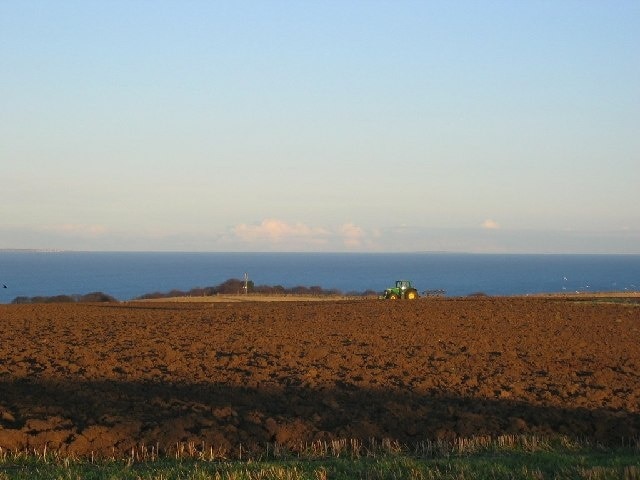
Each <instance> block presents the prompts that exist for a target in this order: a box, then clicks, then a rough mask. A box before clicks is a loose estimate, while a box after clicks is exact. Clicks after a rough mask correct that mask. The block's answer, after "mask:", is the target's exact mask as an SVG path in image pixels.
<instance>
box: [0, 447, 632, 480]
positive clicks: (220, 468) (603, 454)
mask: <svg viewBox="0 0 640 480" xmlns="http://www.w3.org/2000/svg"><path fill="white" fill-rule="evenodd" d="M212 454H213V452H212V451H209V452H207V451H203V450H198V449H196V448H193V447H192V448H184V449H183V448H177V449H176V453H175V455H171V456H167V455H163V456H157V455H156V454H155V453H154V451H153V449H151V450H148V449H140V450H132V452H131V456H129V457H127V458H102V459H95V458H75V457H73V456H68V455H62V454H60V453H57V452H53V453H51V452H46V451H44V452H7V451H1V450H0V480H8V479H33V480H40V479H43V480H44V479H47V480H49V479H59V480H76V479H83V480H84V479H88V480H91V479H96V480H97V479H109V480H111V479H125V480H127V479H131V480H139V479H145V480H169V479H176V480H177V479H180V480H213V479H215V480H267V479H277V480H306V479H310V480H325V479H327V480H328V479H335V480H340V479H345V480H347V479H349V480H351V479H368V480H375V479H415V480H418V479H434V480H440V479H442V480H449V479H456V480H462V479H472V480H475V479H536V480H539V479H589V480H606V479H625V480H640V441H638V440H635V441H632V442H628V443H627V444H626V445H625V446H619V447H615V448H612V447H603V446H600V445H593V444H590V443H588V442H578V441H575V440H570V439H568V438H567V437H560V438H555V439H542V438H539V437H520V436H505V437H498V438H489V437H476V438H472V439H459V440H456V441H454V442H424V443H420V444H417V445H415V446H414V447H413V448H411V449H409V448H407V447H404V446H401V445H399V444H397V443H393V442H382V443H377V442H374V441H372V442H369V443H368V444H366V445H365V444H363V443H362V442H359V441H355V440H351V441H335V442H318V443H315V444H312V445H309V446H308V449H307V450H306V451H305V453H303V454H295V455H294V454H292V453H290V452H288V451H287V450H286V449H284V448H281V447H277V446H271V447H270V448H269V449H265V452H263V453H262V454H260V455H258V456H255V457H250V458H245V459H243V460H239V459H238V460H230V459H225V458H221V457H219V456H218V455H212Z"/></svg>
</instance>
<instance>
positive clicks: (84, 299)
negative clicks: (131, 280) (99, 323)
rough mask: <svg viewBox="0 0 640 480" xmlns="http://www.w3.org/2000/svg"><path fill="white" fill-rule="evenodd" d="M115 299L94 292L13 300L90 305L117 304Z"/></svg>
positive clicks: (22, 302)
mask: <svg viewBox="0 0 640 480" xmlns="http://www.w3.org/2000/svg"><path fill="white" fill-rule="evenodd" d="M117 301H118V300H116V299H115V298H114V297H112V296H111V295H107V294H106V293H102V292H92V293H87V294H86V295H54V296H50V297H46V296H36V297H16V298H14V299H13V302H11V303H14V304H28V303H89V302H117Z"/></svg>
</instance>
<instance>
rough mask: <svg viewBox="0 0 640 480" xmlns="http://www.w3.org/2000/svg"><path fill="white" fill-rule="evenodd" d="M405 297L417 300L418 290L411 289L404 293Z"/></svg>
mask: <svg viewBox="0 0 640 480" xmlns="http://www.w3.org/2000/svg"><path fill="white" fill-rule="evenodd" d="M404 298H406V299H407V300H415V299H416V298H418V292H417V291H416V290H409V291H408V292H407V293H405V294H404Z"/></svg>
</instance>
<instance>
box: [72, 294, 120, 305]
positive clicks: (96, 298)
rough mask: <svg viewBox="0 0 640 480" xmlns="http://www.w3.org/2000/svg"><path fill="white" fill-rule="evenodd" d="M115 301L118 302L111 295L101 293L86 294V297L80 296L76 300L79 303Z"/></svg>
mask: <svg viewBox="0 0 640 480" xmlns="http://www.w3.org/2000/svg"><path fill="white" fill-rule="evenodd" d="M117 301H118V300H116V299H115V298H114V297H112V296H111V295H107V294H106V293H102V292H92V293H87V294H86V295H82V296H81V297H80V298H79V299H78V302H81V303H90V302H91V303H96V302H117Z"/></svg>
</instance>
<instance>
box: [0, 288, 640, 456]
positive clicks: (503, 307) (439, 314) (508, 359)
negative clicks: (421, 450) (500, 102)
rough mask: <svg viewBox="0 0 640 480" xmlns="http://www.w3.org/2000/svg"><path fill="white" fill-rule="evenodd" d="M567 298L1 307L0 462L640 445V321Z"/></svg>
mask: <svg viewBox="0 0 640 480" xmlns="http://www.w3.org/2000/svg"><path fill="white" fill-rule="evenodd" d="M584 300H585V298H581V301H576V300H574V299H563V298H466V299H440V298H436V299H425V300H418V301H413V302H410V301H398V302H392V301H381V300H360V301H326V302H269V303H266V302H244V303H223V302H217V303H137V304H134V303H129V304H89V305H80V304H64V305H1V306H0V319H1V321H0V339H1V342H2V343H1V344H0V447H2V448H4V449H11V450H22V449H32V448H34V449H43V448H44V447H45V445H46V446H47V448H48V449H57V450H60V451H61V452H62V453H74V454H79V455H87V454H90V453H91V452H93V453H95V454H104V455H113V454H122V453H125V452H127V451H129V450H130V449H131V448H132V447H135V448H140V446H141V445H146V446H153V447H156V448H159V449H160V450H163V451H170V450H171V449H172V448H176V445H179V444H188V443H192V444H193V445H195V446H197V447H198V448H202V446H204V448H207V449H208V448H209V447H214V448H220V449H222V450H226V451H227V452H229V454H230V455H232V454H233V453H234V452H237V448H238V447H239V446H240V445H242V446H243V448H248V449H252V448H255V449H260V448H264V446H265V445H266V444H267V443H270V442H276V443H279V444H285V445H289V446H291V447H293V448H295V447H296V446H299V445H301V444H304V443H305V442H306V443H309V442H312V441H315V440H329V439H335V438H341V439H343V438H347V439H350V438H359V439H364V440H366V439H371V438H377V439H383V438H390V439H396V440H399V441H401V442H403V443H407V444H412V443H415V442H419V441H422V440H426V439H452V438H455V437H460V436H462V437H468V436H474V435H500V434H521V433H525V434H541V435H547V434H550V435H554V434H567V435H570V436H578V437H582V438H588V439H594V440H597V441H600V442H604V443H615V442H619V441H620V440H621V439H622V438H623V437H625V438H630V437H635V438H637V437H638V436H639V435H640V306H638V305H637V304H633V303H630V304H621V303H608V302H602V301H597V302H595V301H594V302H589V301H584Z"/></svg>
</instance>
